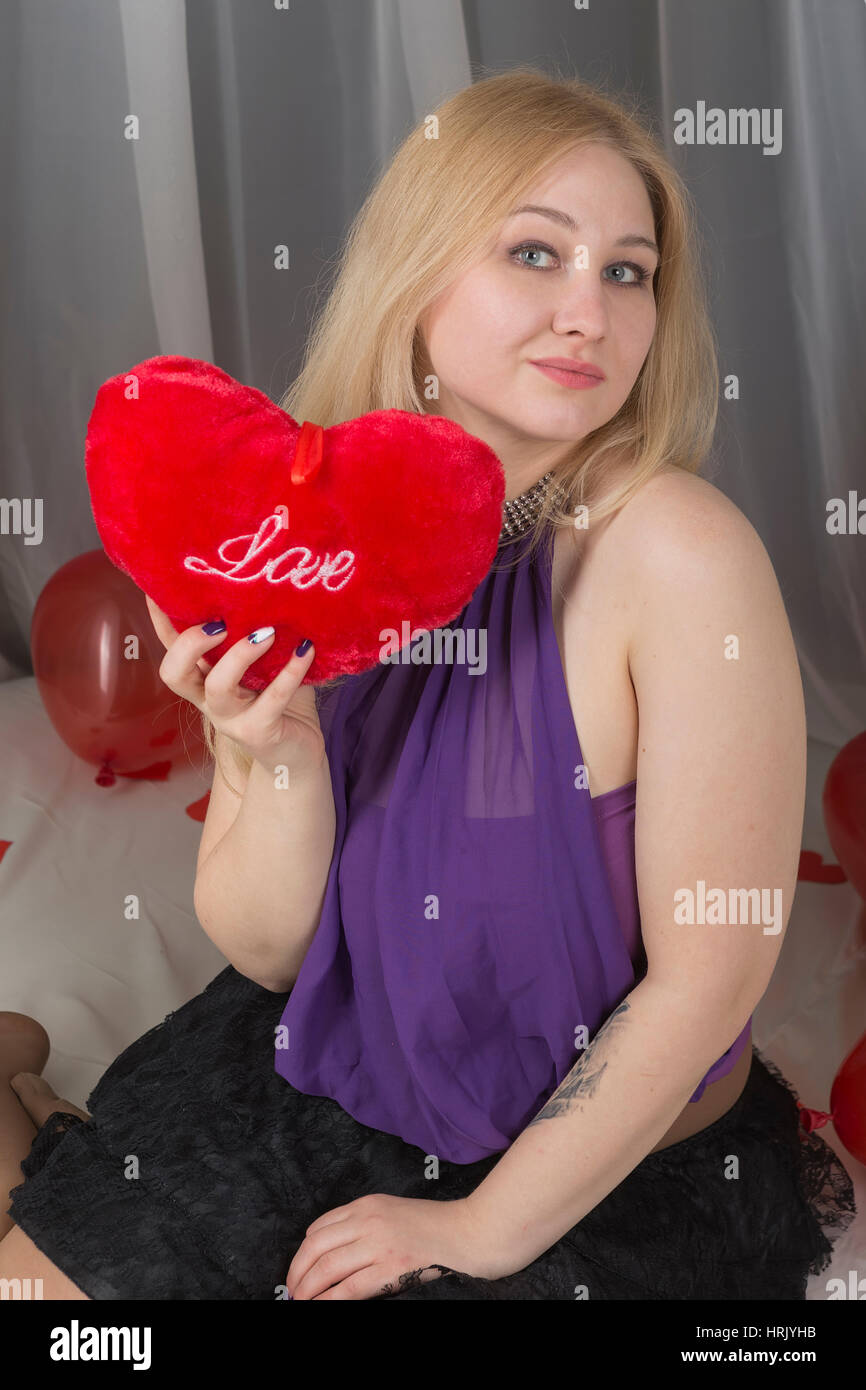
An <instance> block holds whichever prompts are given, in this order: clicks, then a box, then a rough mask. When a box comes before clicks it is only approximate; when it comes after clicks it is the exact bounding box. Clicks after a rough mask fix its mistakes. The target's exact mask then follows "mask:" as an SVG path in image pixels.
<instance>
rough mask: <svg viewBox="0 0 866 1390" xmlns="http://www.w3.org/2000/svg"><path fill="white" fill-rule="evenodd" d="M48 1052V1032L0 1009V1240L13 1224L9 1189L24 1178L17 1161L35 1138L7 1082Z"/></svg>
mask: <svg viewBox="0 0 866 1390" xmlns="http://www.w3.org/2000/svg"><path fill="white" fill-rule="evenodd" d="M50 1051H51V1042H50V1040H49V1037H48V1034H47V1033H46V1031H45V1029H44V1028H43V1027H42V1024H41V1023H37V1021H36V1019H35V1018H30V1017H29V1015H28V1014H15V1013H3V1012H0V1198H2V1209H0V1239H2V1237H3V1236H5V1234H6V1232H7V1231H10V1230H11V1229H12V1226H13V1225H14V1222H13V1221H12V1218H11V1217H10V1216H7V1215H6V1208H7V1207H8V1205H9V1200H8V1194H9V1190H10V1188H13V1187H17V1186H18V1184H19V1183H21V1182H23V1181H24V1174H23V1173H22V1172H21V1160H22V1158H26V1157H27V1155H28V1153H29V1152H30V1145H31V1144H32V1143H33V1140H34V1139H35V1138H36V1126H35V1124H34V1123H33V1120H32V1119H31V1117H30V1115H29V1114H28V1113H27V1111H26V1110H25V1109H24V1106H23V1105H22V1104H21V1102H20V1100H19V1099H18V1097H17V1096H16V1094H15V1092H14V1091H13V1090H12V1087H11V1086H10V1085H9V1082H10V1080H11V1079H12V1077H13V1076H15V1074H16V1072H19V1071H29V1072H34V1073H36V1074H38V1073H39V1072H41V1071H42V1068H43V1067H44V1066H45V1063H46V1062H47V1061H48V1053H49V1052H50Z"/></svg>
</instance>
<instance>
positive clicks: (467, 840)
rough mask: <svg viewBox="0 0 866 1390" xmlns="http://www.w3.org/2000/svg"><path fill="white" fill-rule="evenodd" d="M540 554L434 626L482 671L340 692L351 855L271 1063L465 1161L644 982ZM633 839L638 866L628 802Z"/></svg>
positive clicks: (440, 671)
mask: <svg viewBox="0 0 866 1390" xmlns="http://www.w3.org/2000/svg"><path fill="white" fill-rule="evenodd" d="M549 539H550V537H549V535H548V537H547V540H548V542H549ZM528 541H529V537H528V534H527V535H525V536H523V537H522V538H521V539H520V540H519V541H518V542H517V544H516V546H513V547H512V546H504V547H500V550H499V552H498V555H497V558H496V560H494V563H493V565H492V567H491V569H490V571H489V573H488V574H487V576H486V578H485V579H484V580H483V581H482V583H481V584H480V585H479V586H478V588H477V589H476V590H475V592H474V594H473V595H472V598H471V599H470V601H469V603H468V604H467V605H466V607H465V608H464V609H463V611H462V612H461V613H460V615H459V616H458V617H457V618H456V619H455V620H454V621H453V622H452V623H451V624H450V625H449V628H448V629H437V632H438V633H440V634H441V636H440V643H441V651H442V652H445V651H447V652H448V653H449V654H450V655H451V657H452V658H459V657H460V656H461V655H462V656H463V657H464V658H465V659H463V660H459V659H452V660H439V661H433V660H430V659H429V658H430V657H431V656H432V655H433V654H434V651H435V648H434V647H433V645H432V643H431V644H430V647H429V650H428V649H427V647H426V645H425V642H423V641H421V640H419V639H418V638H416V639H415V640H414V641H412V642H410V643H409V644H408V645H407V646H406V647H404V648H403V650H402V652H401V653H400V654H399V655H400V657H401V658H402V659H401V661H400V662H399V663H397V662H394V663H388V664H379V665H378V666H376V667H375V668H374V669H373V670H372V671H368V672H364V673H362V674H361V675H360V676H355V677H351V678H348V679H346V680H345V681H344V682H343V683H342V684H341V685H338V686H334V687H331V688H329V689H327V690H326V691H325V692H324V694H323V698H322V700H321V701H320V710H319V714H320V719H321V722H322V728H323V731H324V733H325V738H326V747H327V752H328V759H329V763H330V768H331V778H332V785H333V790H334V800H335V805H336V812H337V826H336V837H335V845H334V853H333V856H332V860H331V867H330V872H329V875H328V880H327V885H326V888H325V896H324V902H323V907H322V913H321V918H320V921H319V925H318V928H317V930H316V933H315V935H314V937H313V940H312V943H311V945H310V947H309V949H308V951H307V954H306V957H305V958H304V962H303V965H302V966H301V970H300V972H299V974H298V977H297V980H296V981H295V985H294V988H293V990H292V993H291V996H290V998H289V1001H288V1004H287V1005H286V1009H285V1013H284V1014H283V1018H282V1023H283V1024H284V1026H285V1028H286V1029H287V1038H288V1045H287V1046H286V1045H284V1040H283V1038H282V1037H281V1038H280V1039H279V1041H278V1045H277V1049H276V1053H275V1063H276V1069H277V1071H278V1072H279V1073H280V1075H282V1076H283V1077H285V1078H286V1079H287V1080H288V1081H290V1082H291V1083H292V1085H293V1086H295V1087H296V1088H297V1089H298V1090H299V1091H304V1092H306V1093H309V1094H314V1095H327V1096H330V1097H331V1098H332V1099H334V1100H336V1101H338V1102H339V1103H340V1105H341V1106H342V1107H343V1108H344V1109H345V1110H347V1111H348V1112H349V1114H351V1115H353V1116H354V1118H355V1119H357V1120H360V1121H362V1122H363V1123H364V1124H367V1125H370V1126H371V1127H373V1128H375V1129H380V1130H385V1131H388V1132H389V1133H393V1134H399V1135H400V1136H401V1137H402V1138H403V1139H405V1140H407V1141H408V1142H409V1143H412V1144H416V1145H418V1146H419V1147H421V1148H424V1149H425V1151H426V1152H429V1153H435V1154H437V1155H439V1156H440V1157H445V1158H448V1159H449V1160H450V1161H451V1162H452V1163H471V1162H474V1161H476V1160H478V1159H480V1158H483V1157H486V1156H488V1155H489V1154H491V1153H495V1152H497V1151H500V1150H502V1149H504V1148H507V1147H508V1145H509V1144H510V1143H511V1142H512V1141H513V1140H514V1139H515V1138H516V1137H517V1135H518V1134H519V1133H520V1131H521V1130H522V1129H523V1128H525V1126H526V1125H527V1124H528V1123H529V1121H530V1120H531V1119H532V1118H533V1117H534V1115H535V1114H536V1113H537V1111H538V1109H539V1108H540V1106H541V1105H542V1104H543V1102H544V1101H545V1100H546V1099H547V1098H548V1096H549V1095H551V1094H552V1092H553V1091H554V1090H555V1089H556V1087H557V1085H558V1084H559V1082H560V1081H561V1080H562V1079H563V1077H564V1076H565V1075H566V1073H567V1072H568V1071H570V1070H571V1068H572V1066H573V1065H574V1064H575V1062H576V1060H577V1057H578V1052H577V1051H576V1049H577V1048H582V1047H585V1046H586V1043H587V1042H588V1040H589V1038H591V1037H592V1036H593V1034H594V1033H595V1032H596V1030H597V1029H598V1028H599V1027H600V1025H601V1024H602V1023H603V1022H604V1021H605V1019H606V1018H607V1017H608V1016H609V1014H610V1013H611V1011H612V1010H613V1009H614V1008H615V1006H616V1005H617V1004H618V1003H619V1002H620V1001H621V999H622V998H623V996H624V995H625V994H627V993H628V992H629V990H630V989H631V988H632V986H633V985H634V984H635V982H636V979H637V977H638V972H640V973H642V969H641V966H642V965H643V967H644V968H645V957H644V956H643V953H642V949H641V948H640V945H639V942H638V941H637V940H636V937H637V931H636V930H635V929H636V927H637V903H636V900H635V884H634V877H633V867H632V872H631V877H630V879H629V880H628V882H627V890H626V891H627V893H628V901H627V904H626V906H625V907H622V906H621V907H620V908H619V909H618V906H617V902H616V900H615V897H614V894H613V892H612V885H611V878H610V873H609V870H608V865H607V862H606V853H605V849H604V847H603V843H602V837H601V833H600V831H599V827H598V823H597V819H596V813H595V812H594V810H593V806H592V799H591V797H590V792H589V789H588V788H587V787H586V786H585V785H583V783H584V781H585V779H584V778H583V777H581V776H578V775H577V774H578V769H579V768H580V767H581V766H582V764H583V757H582V754H581V750H580V743H579V740H578V736H577V731H576V729H575V725H574V719H573V716H572V712H571V707H570V704H569V700H568V692H567V688H566V684H565V677H564V674H563V669H562V662H561V658H560V654H559V648H558V644H557V640H556V633H555V629H554V626H553V618H552V612H551V592H550V558H551V556H550V548H549V544H545V545H544V546H543V547H542V548H541V549H540V550H539V552H538V553H537V554H536V555H535V556H532V555H531V554H530V550H529V544H528ZM449 632H450V634H452V635H451V636H450V637H449V638H448V644H447V646H446V645H445V642H446V634H447V633H449ZM433 636H434V638H435V636H436V634H435V633H434V634H433ZM482 653H483V658H482V660H474V661H473V660H472V659H471V658H472V657H473V656H475V657H478V656H479V655H480V654H482ZM425 657H426V658H427V660H426V661H425V660H424V658H425ZM482 665H483V668H484V669H482ZM614 790H615V791H617V792H619V791H621V790H622V791H625V790H627V789H619V788H615V789H614ZM622 812H624V813H625V814H622ZM616 824H617V822H616V821H615V822H614V825H616ZM618 824H620V825H622V826H623V827H624V830H625V832H626V835H628V834H629V833H630V835H631V846H630V854H631V864H632V866H633V855H634V846H633V833H634V831H633V816H630V815H629V814H628V802H627V801H626V802H625V803H624V805H623V806H622V807H621V816H620V820H619V822H618ZM607 834H608V837H609V831H608V832H607ZM607 852H608V853H611V851H610V850H608V851H607ZM628 852H629V847H628V844H627V842H626V853H625V855H624V856H620V857H619V859H620V863H621V864H622V865H623V871H625V868H626V866H627V863H628ZM620 901H622V898H621V895H620ZM624 913H626V914H627V920H626V921H625V922H624V921H623V914H624ZM638 930H639V928H638ZM629 939H631V946H632V952H633V954H634V957H635V958H634V959H633V958H632V954H630V951H629ZM581 1027H584V1028H585V1029H586V1032H585V1033H579V1032H578V1031H577V1030H578V1029H580V1028H581ZM747 1035H748V1028H746V1029H745V1030H744V1032H743V1033H742V1034H741V1035H740V1038H739V1039H738V1040H737V1042H738V1044H739V1046H738V1047H737V1049H736V1052H735V1053H734V1052H732V1054H731V1056H729V1057H727V1058H726V1059H724V1060H723V1059H720V1063H719V1064H717V1073H716V1074H721V1073H722V1072H723V1071H725V1070H729V1069H730V1067H731V1066H733V1063H734V1061H735V1060H736V1056H738V1055H739V1052H740V1051H741V1050H742V1047H743V1046H745V1043H746V1041H747ZM704 1084H705V1083H704V1082H702V1083H701V1087H700V1088H699V1092H698V1093H696V1094H699V1093H700V1091H702V1089H703V1085H704Z"/></svg>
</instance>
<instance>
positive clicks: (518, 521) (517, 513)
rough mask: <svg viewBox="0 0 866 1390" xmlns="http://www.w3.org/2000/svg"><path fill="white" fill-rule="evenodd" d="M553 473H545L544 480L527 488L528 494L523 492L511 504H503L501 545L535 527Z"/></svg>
mask: <svg viewBox="0 0 866 1390" xmlns="http://www.w3.org/2000/svg"><path fill="white" fill-rule="evenodd" d="M552 478H553V473H552V472H550V473H545V475H544V477H543V478H539V480H538V482H537V483H533V485H532V487H530V488H527V490H526V492H521V494H520V496H519V497H512V498H511V500H510V501H509V502H504V503H503V504H502V530H501V532H500V534H499V544H500V545H501V544H502V542H503V541H505V540H510V539H511V538H512V537H514V536H519V535H521V534H522V533H523V532H524V531H528V530H529V528H530V526H532V525H533V523H534V522H535V520H536V518H537V517H538V514H539V512H540V511H541V506H542V503H543V501H544V497H545V493H546V492H547V489H548V487H549V485H550V482H551V479H552Z"/></svg>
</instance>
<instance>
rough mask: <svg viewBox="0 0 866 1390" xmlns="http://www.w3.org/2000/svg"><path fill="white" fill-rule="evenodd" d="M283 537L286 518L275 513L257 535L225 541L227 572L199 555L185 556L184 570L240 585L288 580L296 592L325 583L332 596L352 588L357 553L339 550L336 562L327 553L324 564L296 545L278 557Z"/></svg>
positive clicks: (223, 553)
mask: <svg viewBox="0 0 866 1390" xmlns="http://www.w3.org/2000/svg"><path fill="white" fill-rule="evenodd" d="M280 533H282V535H283V537H285V534H286V528H285V526H284V525H283V518H282V516H281V514H280V513H279V512H272V513H271V515H270V516H268V517H265V519H264V521H263V522H262V524H261V526H260V527H259V529H258V531H256V532H255V534H253V532H252V531H250V532H247V534H246V535H243V536H230V537H229V539H228V540H227V541H223V543H222V545H221V546H220V547H219V550H218V553H219V557H220V560H221V561H222V562H223V564H224V565H227V566H228V568H227V569H218V568H217V567H216V566H215V565H209V564H208V562H207V560H202V559H201V558H200V557H199V556H198V555H187V556H185V558H184V562H183V565H184V569H188V570H193V571H194V572H195V573H196V574H218V575H219V576H220V577H221V578H222V579H231V580H234V582H235V583H239V584H243V583H246V582H248V581H249V580H252V579H261V578H262V577H264V578H265V579H267V581H268V583H269V584H282V583H283V582H284V581H285V580H286V579H288V580H289V582H290V583H291V584H293V585H294V587H295V588H296V589H309V588H311V587H312V586H313V584H317V583H321V585H322V588H323V589H327V590H328V591H329V592H330V593H336V592H337V590H339V589H342V588H343V587H344V585H346V584H348V582H349V580H350V579H351V578H352V575H353V574H354V573H355V552H354V551H353V550H338V551H337V553H336V555H335V556H334V558H333V559H331V556H330V553H329V552H328V551H325V558H324V560H323V559H322V557H321V555H317V556H316V557H315V559H313V552H312V551H311V550H310V549H309V547H308V546H306V545H292V546H289V548H288V549H284V550H282V551H280V553H278V554H275V553H274V552H275V550H276V548H277V544H278V537H279V536H280ZM244 541H249V542H250V544H249V545H248V546H247V549H246V551H245V552H244V553H243V554H242V555H238V554H237V547H238V545H242V544H243V542H244ZM232 547H234V552H233V549H232ZM265 551H270V552H271V554H270V556H269V557H268V558H267V559H265V558H264V553H265ZM293 556H300V558H299V559H297V560H296V561H294V562H293V563H292V564H291V568H285V566H287V565H288V564H289V562H290V557H293ZM281 565H282V566H283V567H284V568H283V572H282V573H278V571H279V569H280V566H281ZM242 571H246V573H242Z"/></svg>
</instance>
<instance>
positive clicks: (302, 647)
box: [295, 637, 313, 656]
mask: <svg viewBox="0 0 866 1390" xmlns="http://www.w3.org/2000/svg"><path fill="white" fill-rule="evenodd" d="M312 645H313V643H312V641H311V640H310V638H309V637H305V638H304V640H303V642H299V643H298V645H297V646H296V647H295V656H306V655H307V652H308V651H309V650H310V647H311V646H312Z"/></svg>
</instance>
